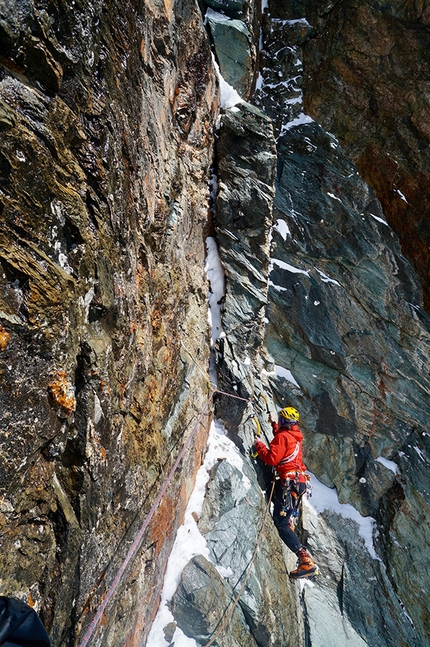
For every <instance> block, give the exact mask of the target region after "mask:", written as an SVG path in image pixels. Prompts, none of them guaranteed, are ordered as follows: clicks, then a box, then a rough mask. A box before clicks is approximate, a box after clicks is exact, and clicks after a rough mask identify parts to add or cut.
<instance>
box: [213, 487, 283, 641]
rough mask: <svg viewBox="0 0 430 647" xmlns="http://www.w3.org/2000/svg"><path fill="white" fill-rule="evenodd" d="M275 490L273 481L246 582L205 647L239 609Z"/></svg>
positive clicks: (247, 571) (246, 574) (216, 636)
mask: <svg viewBox="0 0 430 647" xmlns="http://www.w3.org/2000/svg"><path fill="white" fill-rule="evenodd" d="M274 489H275V479H273V482H272V489H271V491H270V495H269V499H268V501H267V504H266V509H265V510H264V516H263V522H262V524H261V528H260V532H259V533H258V537H257V543H256V545H255V548H254V552H253V554H252V557H251V561H250V562H249V564H248V568H247V569H246V573H245V577H244V580H243V582H242V586H241V587H240V591H239V593H238V594H237V596H236V597H235V599H234V601H233V605H232V607H231V609H230V610H229V612H228V613H227V615H226V616H225V618H224V621H223V623H222V624H221V625H220V627H218V629H217V630H216V632H215V633H214V635H213V636H212V638H211V639H210V640H209V642H208V643H206V644H205V646H204V647H210V645H212V644H213V643H214V642H215V640H216V639H217V638H218V636H219V635H220V633H221V632H222V631H223V630H224V629H225V627H226V626H227V624H228V623H229V622H230V618H231V616H232V615H233V612H234V610H235V608H236V607H237V604H238V602H239V600H240V596H241V595H242V593H243V591H244V588H245V586H246V583H247V581H248V578H249V576H250V574H251V568H252V565H253V564H254V561H255V558H256V557H257V550H258V547H259V545H260V541H261V537H262V535H263V529H264V523H265V521H266V517H267V513H268V511H269V508H270V503H271V501H272V497H273V491H274Z"/></svg>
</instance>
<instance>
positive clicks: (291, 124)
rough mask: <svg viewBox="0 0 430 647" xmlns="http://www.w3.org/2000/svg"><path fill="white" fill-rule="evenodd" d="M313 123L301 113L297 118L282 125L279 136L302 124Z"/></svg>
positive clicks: (307, 116)
mask: <svg viewBox="0 0 430 647" xmlns="http://www.w3.org/2000/svg"><path fill="white" fill-rule="evenodd" d="M313 121H314V120H313V119H312V117H309V115H305V113H304V112H301V113H300V114H299V116H298V117H296V118H295V119H292V120H291V121H289V122H288V123H287V124H283V126H282V129H281V132H280V134H281V135H282V134H283V133H284V132H285V131H287V130H290V129H291V128H295V127H296V126H301V125H302V124H311V123H313Z"/></svg>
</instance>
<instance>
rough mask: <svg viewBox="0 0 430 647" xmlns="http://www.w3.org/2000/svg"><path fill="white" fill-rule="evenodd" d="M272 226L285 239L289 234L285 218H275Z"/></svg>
mask: <svg viewBox="0 0 430 647" xmlns="http://www.w3.org/2000/svg"><path fill="white" fill-rule="evenodd" d="M273 228H274V229H276V231H277V232H279V233H280V235H281V237H282V239H283V240H287V236H291V231H290V228H289V227H288V225H287V223H286V222H285V220H281V219H279V220H277V221H276V224H275V225H274V226H273Z"/></svg>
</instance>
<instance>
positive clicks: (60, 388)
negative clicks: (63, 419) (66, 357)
mask: <svg viewBox="0 0 430 647" xmlns="http://www.w3.org/2000/svg"><path fill="white" fill-rule="evenodd" d="M72 392H73V387H72V385H71V384H69V382H68V381H67V375H66V373H65V372H64V371H57V372H56V373H55V376H54V379H53V380H52V382H49V384H48V397H49V402H50V404H51V406H52V407H60V408H61V409H62V412H64V413H65V414H66V415H68V416H69V415H70V414H71V413H72V412H73V411H75V409H76V399H75V396H74V394H72Z"/></svg>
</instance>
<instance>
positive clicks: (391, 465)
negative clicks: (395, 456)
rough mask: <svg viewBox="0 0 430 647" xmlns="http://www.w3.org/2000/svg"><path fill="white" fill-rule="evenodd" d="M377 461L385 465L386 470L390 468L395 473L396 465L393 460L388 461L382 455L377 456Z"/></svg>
mask: <svg viewBox="0 0 430 647" xmlns="http://www.w3.org/2000/svg"><path fill="white" fill-rule="evenodd" d="M376 460H377V461H378V463H381V465H383V466H384V467H386V468H387V469H388V470H391V471H392V472H394V474H397V465H396V463H395V462H394V461H389V460H388V459H387V458H384V457H383V456H378V458H377V459H376Z"/></svg>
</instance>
